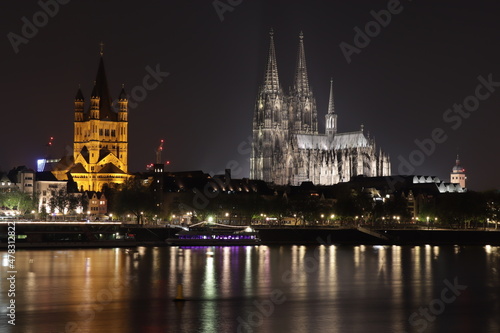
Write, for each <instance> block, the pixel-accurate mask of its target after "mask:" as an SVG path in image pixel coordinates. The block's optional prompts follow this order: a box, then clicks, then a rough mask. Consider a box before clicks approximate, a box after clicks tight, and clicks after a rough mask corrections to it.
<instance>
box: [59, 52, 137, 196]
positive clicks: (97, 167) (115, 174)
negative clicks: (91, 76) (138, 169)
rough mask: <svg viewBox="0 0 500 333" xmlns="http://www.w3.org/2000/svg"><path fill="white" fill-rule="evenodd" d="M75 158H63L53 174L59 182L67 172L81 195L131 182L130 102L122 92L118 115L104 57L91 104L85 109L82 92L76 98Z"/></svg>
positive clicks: (91, 97)
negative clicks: (129, 147) (129, 148)
mask: <svg viewBox="0 0 500 333" xmlns="http://www.w3.org/2000/svg"><path fill="white" fill-rule="evenodd" d="M74 104H75V108H74V114H75V118H74V143H73V156H72V157H70V158H65V159H64V158H63V159H62V160H61V161H60V162H59V165H58V166H57V167H55V168H54V170H52V173H54V175H55V176H56V177H57V179H59V180H66V179H68V172H69V174H70V175H71V177H72V179H73V180H74V181H75V182H76V183H77V187H78V190H80V191H100V190H102V187H103V186H104V185H105V184H107V185H112V184H121V183H124V182H125V181H126V180H127V179H128V178H129V175H128V162H127V160H128V98H127V95H126V93H125V90H124V89H123V87H122V89H121V92H120V94H119V96H118V102H117V107H118V112H115V111H114V110H113V105H112V101H111V94H110V93H109V89H108V82H107V78H106V73H105V69H104V60H103V57H102V52H101V57H100V61H99V68H98V70H97V76H96V80H95V81H94V88H93V89H92V93H91V94H90V104H89V105H88V106H87V107H86V106H85V99H84V97H83V93H82V90H81V89H80V88H79V89H78V91H77V93H76V97H75V103H74Z"/></svg>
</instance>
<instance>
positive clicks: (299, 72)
mask: <svg viewBox="0 0 500 333" xmlns="http://www.w3.org/2000/svg"><path fill="white" fill-rule="evenodd" d="M290 116H291V119H292V120H293V129H294V132H295V133H297V134H298V133H304V134H318V111H317V109H316V100H315V99H314V96H313V93H312V89H311V87H310V86H309V79H308V76H307V66H306V55H305V50H304V34H303V33H302V32H300V34H299V51H298V53H297V66H296V68H295V80H294V85H293V87H292V89H291V106H290Z"/></svg>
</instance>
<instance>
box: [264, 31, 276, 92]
mask: <svg viewBox="0 0 500 333" xmlns="http://www.w3.org/2000/svg"><path fill="white" fill-rule="evenodd" d="M263 88H264V92H266V93H274V94H276V93H278V92H279V91H280V82H279V77H278V65H277V63H276V51H275V50H274V31H273V29H272V28H271V31H269V56H268V58H267V68H266V74H265V75H264V87H263Z"/></svg>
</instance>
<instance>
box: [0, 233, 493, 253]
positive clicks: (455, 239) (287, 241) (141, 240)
mask: <svg viewBox="0 0 500 333" xmlns="http://www.w3.org/2000/svg"><path fill="white" fill-rule="evenodd" d="M256 229H257V230H258V231H259V235H260V238H261V243H260V244H259V245H270V246H274V245H322V244H323V245H352V246H355V245H397V246H405V245H407V246H422V245H433V246H435V245H459V246H465V245H476V246H485V245H491V246H500V230H499V231H497V230H448V229H434V230H422V229H415V230H413V229H412V230H409V229H373V230H368V229H364V228H321V227H313V228H309V227H297V228H290V227H286V228H280V227H256ZM141 230H142V231H141ZM163 230H164V231H163V232H158V231H159V229H155V231H156V233H155V234H156V237H155V238H151V237H143V236H142V235H143V233H144V232H145V231H146V232H147V228H144V227H142V228H137V230H133V231H134V232H137V234H136V239H135V240H116V241H113V240H106V241H77V242H75V241H72V242H71V241H57V242H23V241H17V242H16V249H19V250H22V249H62V248H118V247H120V248H135V247H138V246H151V247H155V246H174V245H169V244H167V242H166V241H165V240H166V238H168V237H167V236H168V235H172V230H171V229H170V228H164V229H163ZM149 236H151V234H150V233H149ZM213 246H225V245H213ZM226 246H227V245H226ZM231 246H238V245H231ZM0 249H2V250H6V249H7V243H6V242H1V243H0Z"/></svg>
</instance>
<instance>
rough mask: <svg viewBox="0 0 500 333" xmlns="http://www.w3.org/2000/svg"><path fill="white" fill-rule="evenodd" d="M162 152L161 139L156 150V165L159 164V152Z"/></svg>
mask: <svg viewBox="0 0 500 333" xmlns="http://www.w3.org/2000/svg"><path fill="white" fill-rule="evenodd" d="M162 151H163V139H161V140H160V145H159V146H158V148H156V164H161V152H162Z"/></svg>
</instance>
